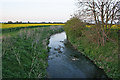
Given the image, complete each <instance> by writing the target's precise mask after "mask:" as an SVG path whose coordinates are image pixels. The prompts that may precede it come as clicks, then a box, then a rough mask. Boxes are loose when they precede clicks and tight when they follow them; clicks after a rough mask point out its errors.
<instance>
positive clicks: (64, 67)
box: [47, 32, 107, 78]
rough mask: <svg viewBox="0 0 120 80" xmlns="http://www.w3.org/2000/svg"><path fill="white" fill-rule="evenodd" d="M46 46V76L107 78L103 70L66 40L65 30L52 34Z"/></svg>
mask: <svg viewBox="0 0 120 80" xmlns="http://www.w3.org/2000/svg"><path fill="white" fill-rule="evenodd" d="M48 46H49V47H50V51H49V57H48V67H47V73H48V78H107V76H106V75H105V73H104V72H103V70H101V69H100V68H98V67H97V66H96V65H95V64H94V63H93V62H92V61H91V60H89V59H88V58H87V57H85V56H84V55H82V54H81V53H80V52H78V51H77V50H75V49H74V48H73V47H72V46H71V45H70V44H69V43H68V42H67V37H66V33H65V32H62V33H58V34H55V35H52V36H51V37H50V40H49V45H48Z"/></svg>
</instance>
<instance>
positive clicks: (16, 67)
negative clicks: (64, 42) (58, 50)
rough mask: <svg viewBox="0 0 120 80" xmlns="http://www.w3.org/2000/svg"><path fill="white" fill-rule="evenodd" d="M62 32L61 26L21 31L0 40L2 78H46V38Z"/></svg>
mask: <svg viewBox="0 0 120 80" xmlns="http://www.w3.org/2000/svg"><path fill="white" fill-rule="evenodd" d="M61 31H63V29H62V27H61V26H51V27H41V28H34V29H22V30H20V31H19V32H18V33H17V35H15V36H11V35H9V36H4V35H3V38H2V76H3V78H44V77H46V76H47V74H46V67H47V65H48V64H47V57H48V54H47V53H48V47H47V45H48V38H49V37H50V35H51V34H54V33H57V32H61Z"/></svg>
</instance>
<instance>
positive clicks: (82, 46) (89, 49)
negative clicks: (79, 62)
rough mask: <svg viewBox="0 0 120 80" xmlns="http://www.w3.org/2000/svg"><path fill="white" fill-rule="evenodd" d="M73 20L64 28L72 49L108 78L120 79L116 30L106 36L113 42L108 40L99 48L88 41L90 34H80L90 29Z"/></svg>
mask: <svg viewBox="0 0 120 80" xmlns="http://www.w3.org/2000/svg"><path fill="white" fill-rule="evenodd" d="M75 20H76V19H74V20H69V21H68V22H67V23H66V25H65V27H64V30H65V32H66V34H67V38H68V40H69V42H70V43H71V44H72V45H73V46H74V48H76V49H77V50H78V51H80V52H81V53H82V54H84V55H85V56H87V57H88V58H89V59H91V60H92V61H93V62H94V63H95V64H96V65H97V66H98V67H99V68H101V69H103V70H104V71H105V73H106V74H107V76H108V77H109V78H113V79H116V78H120V70H119V64H118V61H119V59H118V30H117V29H112V30H110V34H109V35H108V36H109V37H110V38H111V39H113V40H114V41H110V40H109V41H107V42H106V43H105V45H104V46H99V45H97V44H96V43H94V42H93V41H90V39H91V38H90V37H91V36H90V35H91V34H88V33H86V34H87V35H88V36H87V35H84V34H82V33H83V32H85V31H88V30H89V31H91V29H90V28H85V27H84V26H85V24H84V23H82V22H80V21H79V20H76V21H75ZM80 23H81V24H80ZM94 34H96V33H94ZM92 36H94V35H92ZM88 37H89V38H88ZM94 38H96V37H94Z"/></svg>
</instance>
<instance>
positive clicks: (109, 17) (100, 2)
mask: <svg viewBox="0 0 120 80" xmlns="http://www.w3.org/2000/svg"><path fill="white" fill-rule="evenodd" d="M119 3H120V1H119V0H78V7H79V11H78V17H79V18H80V19H81V20H83V21H84V20H88V21H89V20H93V21H94V23H95V25H97V27H98V26H99V27H100V30H99V31H100V33H102V38H101V39H102V45H103V46H104V43H105V38H108V36H107V35H108V33H109V31H110V29H111V26H112V25H113V22H114V20H115V18H116V14H117V12H118V11H119V10H120V9H119V7H118V6H119ZM108 24H109V25H108ZM107 29H108V30H107ZM108 39H109V38H108Z"/></svg>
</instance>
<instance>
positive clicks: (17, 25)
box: [0, 24, 65, 29]
mask: <svg viewBox="0 0 120 80" xmlns="http://www.w3.org/2000/svg"><path fill="white" fill-rule="evenodd" d="M55 25H56V26H57V25H65V24H2V27H0V28H2V29H7V28H16V27H30V26H31V27H32V26H55Z"/></svg>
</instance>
